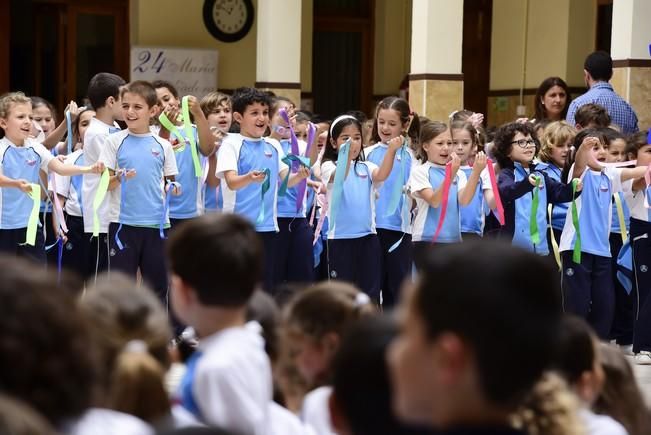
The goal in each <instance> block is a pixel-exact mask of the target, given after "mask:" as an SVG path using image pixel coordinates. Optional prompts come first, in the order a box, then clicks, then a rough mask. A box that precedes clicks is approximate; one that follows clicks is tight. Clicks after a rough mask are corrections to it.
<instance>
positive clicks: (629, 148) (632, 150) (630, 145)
mask: <svg viewBox="0 0 651 435" xmlns="http://www.w3.org/2000/svg"><path fill="white" fill-rule="evenodd" d="M649 136H651V129H649V130H648V131H638V132H637V133H633V134H632V135H630V136H629V137H628V140H627V141H626V155H627V156H628V158H629V159H636V158H637V153H638V151H640V149H642V147H645V146H647V145H649Z"/></svg>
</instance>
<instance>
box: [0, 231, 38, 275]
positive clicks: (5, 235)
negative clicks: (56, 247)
mask: <svg viewBox="0 0 651 435" xmlns="http://www.w3.org/2000/svg"><path fill="white" fill-rule="evenodd" d="M26 234H27V228H17V229H15V230H0V252H2V253H4V254H7V255H11V256H15V257H23V258H28V259H30V260H33V261H34V262H36V263H39V264H41V265H43V266H45V261H46V260H45V245H44V241H43V232H42V231H41V230H40V229H37V230H36V243H35V244H34V246H30V245H23V243H25V235H26Z"/></svg>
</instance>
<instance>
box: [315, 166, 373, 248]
mask: <svg viewBox="0 0 651 435" xmlns="http://www.w3.org/2000/svg"><path fill="white" fill-rule="evenodd" d="M336 169H337V164H336V162H333V161H331V160H328V161H325V162H323V164H322V165H321V177H322V180H323V182H324V183H327V186H328V194H327V198H328V204H330V208H331V207H332V193H333V190H334V176H333V174H334V172H335V170H336ZM376 169H377V165H376V164H375V163H371V162H367V161H363V162H355V161H352V162H350V167H349V170H348V174H347V175H346V178H345V179H344V183H343V188H342V194H341V199H340V201H339V205H338V210H337V214H336V216H335V217H336V222H332V221H330V228H329V229H328V239H356V238H360V237H364V236H368V235H369V234H377V232H376V230H375V192H376V191H375V188H376V187H377V186H375V187H374V185H373V171H375V170H376ZM331 213H332V210H331V209H330V210H328V213H327V216H328V218H330V216H331Z"/></svg>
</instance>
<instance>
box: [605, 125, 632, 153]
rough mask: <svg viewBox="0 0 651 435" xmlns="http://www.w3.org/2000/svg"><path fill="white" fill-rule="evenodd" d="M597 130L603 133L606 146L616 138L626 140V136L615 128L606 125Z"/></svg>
mask: <svg viewBox="0 0 651 435" xmlns="http://www.w3.org/2000/svg"><path fill="white" fill-rule="evenodd" d="M599 132H600V133H602V134H603V135H604V138H605V139H606V142H605V144H606V148H608V147H609V146H610V143H611V142H612V141H614V140H617V139H622V140H623V141H626V137H625V136H624V135H623V134H622V133H621V132H619V131H617V130H615V129H614V128H610V127H606V128H600V129H599Z"/></svg>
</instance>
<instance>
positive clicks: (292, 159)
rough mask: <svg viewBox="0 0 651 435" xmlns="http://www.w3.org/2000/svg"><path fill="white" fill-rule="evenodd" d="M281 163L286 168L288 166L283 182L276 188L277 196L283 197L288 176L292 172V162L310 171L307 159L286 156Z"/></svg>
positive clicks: (291, 155)
mask: <svg viewBox="0 0 651 435" xmlns="http://www.w3.org/2000/svg"><path fill="white" fill-rule="evenodd" d="M282 162H283V163H284V164H286V165H287V166H289V169H288V170H287V175H285V178H284V179H283V182H282V183H281V184H280V187H279V188H278V196H285V195H286V194H287V185H288V184H289V175H290V173H291V172H292V163H293V162H298V163H299V164H300V165H303V166H305V167H306V168H307V169H310V158H309V157H304V156H297V155H294V154H287V155H286V156H285V157H283V158H282Z"/></svg>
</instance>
